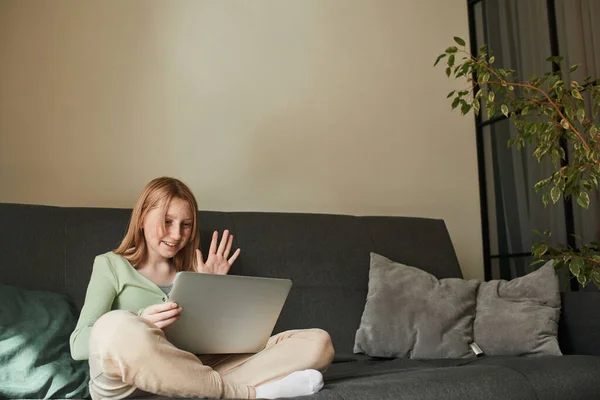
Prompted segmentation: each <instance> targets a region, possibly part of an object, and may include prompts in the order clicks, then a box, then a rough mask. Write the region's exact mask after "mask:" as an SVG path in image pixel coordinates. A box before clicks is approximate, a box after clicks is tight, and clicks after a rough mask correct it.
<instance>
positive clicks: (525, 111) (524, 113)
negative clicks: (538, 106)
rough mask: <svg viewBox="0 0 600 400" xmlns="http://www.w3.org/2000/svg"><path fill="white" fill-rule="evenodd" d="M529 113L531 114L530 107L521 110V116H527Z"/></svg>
mask: <svg viewBox="0 0 600 400" xmlns="http://www.w3.org/2000/svg"><path fill="white" fill-rule="evenodd" d="M528 112H529V106H525V108H523V109H522V110H521V115H527V113H528Z"/></svg>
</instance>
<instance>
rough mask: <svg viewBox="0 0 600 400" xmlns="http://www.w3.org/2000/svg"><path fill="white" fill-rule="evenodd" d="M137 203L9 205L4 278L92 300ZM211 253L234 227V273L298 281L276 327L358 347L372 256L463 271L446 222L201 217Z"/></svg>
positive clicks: (2, 220)
mask: <svg viewBox="0 0 600 400" xmlns="http://www.w3.org/2000/svg"><path fill="white" fill-rule="evenodd" d="M130 213H131V210H129V209H111V208H76V207H73V208H68V207H49V206H38V205H22V204H0V226H2V228H3V229H2V240H0V252H1V254H3V259H2V262H1V263H0V277H1V278H0V282H1V283H4V284H8V285H14V286H20V287H23V288H28V289H38V290H51V291H56V292H65V293H67V294H69V295H70V296H71V297H72V298H73V300H74V301H75V303H76V304H77V306H78V307H81V305H82V304H83V300H84V297H85V292H86V289H87V284H88V281H89V277H90V274H91V269H92V264H93V260H94V257H95V256H96V255H98V254H102V253H105V252H107V251H110V250H112V249H114V248H116V247H117V246H118V245H119V243H120V241H121V239H122V238H123V236H124V233H125V231H126V229H127V225H128V222H129V218H130ZM198 220H199V226H200V237H201V248H202V251H203V253H206V251H207V250H208V246H209V244H210V236H211V234H212V232H213V231H214V230H217V231H219V232H222V231H223V230H224V229H229V230H231V231H232V233H233V234H234V248H237V247H240V248H241V249H242V252H241V255H240V258H239V259H238V260H237V261H236V263H235V264H234V266H233V268H232V271H231V273H232V274H237V275H249V276H266V277H277V278H289V279H291V280H292V281H293V287H292V290H291V292H290V295H289V298H288V300H287V302H286V304H285V306H284V309H283V311H282V314H281V316H280V318H279V320H278V322H277V325H276V327H275V332H279V331H282V330H287V329H298V328H311V327H318V328H323V329H325V330H327V331H328V332H329V333H330V334H331V336H332V339H333V342H334V345H335V347H336V350H337V351H338V352H351V351H352V347H353V344H354V334H355V333H356V329H357V328H358V326H359V324H360V318H361V315H362V312H363V309H364V305H365V301H366V295H367V284H368V274H369V253H370V252H375V253H378V254H381V255H383V256H385V257H388V258H390V259H392V260H394V261H398V262H402V263H404V264H407V265H412V266H415V267H418V268H421V269H423V270H426V271H428V272H430V273H432V274H433V275H435V276H436V277H438V278H447V277H462V274H461V271H460V267H459V264H458V260H457V257H456V254H455V251H454V248H453V246H452V243H451V240H450V237H449V234H448V231H447V229H446V226H445V224H444V222H443V221H442V220H435V219H427V218H409V217H385V216H361V217H357V216H348V215H331V214H300V213H271V212H213V211H200V212H199V214H198Z"/></svg>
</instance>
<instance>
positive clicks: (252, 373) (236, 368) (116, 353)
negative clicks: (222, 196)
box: [70, 177, 334, 399]
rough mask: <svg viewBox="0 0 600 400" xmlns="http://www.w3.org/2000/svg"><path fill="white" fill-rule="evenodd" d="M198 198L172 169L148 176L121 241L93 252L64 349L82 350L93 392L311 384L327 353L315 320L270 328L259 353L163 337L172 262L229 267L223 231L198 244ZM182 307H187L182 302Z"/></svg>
mask: <svg viewBox="0 0 600 400" xmlns="http://www.w3.org/2000/svg"><path fill="white" fill-rule="evenodd" d="M197 209H198V206H197V203H196V199H195V198H194V195H193V194H192V192H191V191H190V190H189V188H188V187H187V186H186V185H185V184H184V183H182V182H181V181H179V180H177V179H173V178H166V177H163V178H157V179H154V180H152V181H151V182H150V183H148V185H146V187H145V188H144V190H143V191H142V194H141V195H140V197H139V199H138V201H137V202H136V204H135V207H134V208H133V213H132V216H131V221H130V223H129V228H128V230H127V234H126V235H125V238H124V239H123V241H122V243H121V245H120V246H119V248H117V249H116V250H114V251H111V252H108V253H105V254H102V255H99V256H97V257H96V259H95V260H94V266H93V269H92V276H91V279H90V282H89V285H88V288H87V293H86V298H85V303H84V305H83V308H82V310H81V315H80V316H79V321H78V322H77V327H76V328H75V331H73V333H72V334H71V339H70V345H71V354H72V356H73V358H74V359H76V360H84V359H89V364H90V384H89V388H90V394H91V396H92V399H100V398H102V399H121V398H125V397H134V396H140V395H144V394H147V393H155V394H159V395H164V396H173V397H217V398H250V399H251V398H276V397H293V396H302V395H308V394H312V393H316V392H317V391H319V390H320V389H321V388H322V386H323V376H322V374H321V372H320V371H324V370H325V369H326V368H327V367H328V366H329V365H330V364H331V361H332V359H333V353H334V351H333V346H332V344H331V338H330V337H329V334H328V333H327V332H325V331H323V330H320V329H309V330H295V331H287V332H282V333H279V334H277V335H275V336H272V337H271V338H270V339H269V341H268V343H267V345H266V347H265V349H264V350H262V351H261V352H259V353H257V354H235V355H199V356H196V355H194V354H191V353H188V352H185V351H183V350H180V349H178V348H176V347H175V346H173V345H172V344H171V343H169V342H168V341H167V340H166V339H165V335H164V333H163V331H162V328H164V327H166V326H168V325H170V324H172V323H173V322H175V321H177V319H178V318H179V315H180V314H181V312H182V308H181V307H179V306H178V305H177V304H174V303H172V302H168V299H167V295H168V292H169V290H170V288H171V286H172V283H173V280H174V279H175V274H176V273H177V272H178V271H196V272H198V273H209V274H227V273H228V272H229V269H230V268H231V265H232V264H233V262H234V261H235V260H236V259H237V258H238V256H239V254H240V249H237V250H235V251H234V252H233V254H231V255H230V253H231V250H232V249H231V247H232V243H233V236H232V235H230V234H229V232H228V231H227V230H226V231H224V232H223V236H222V238H221V241H220V243H218V246H217V242H218V236H219V235H218V232H214V233H213V237H212V241H211V244H210V249H209V251H208V254H207V257H206V260H204V257H203V256H202V254H201V252H200V250H198V246H199V236H198V233H197V225H196V211H197ZM183 312H185V311H183Z"/></svg>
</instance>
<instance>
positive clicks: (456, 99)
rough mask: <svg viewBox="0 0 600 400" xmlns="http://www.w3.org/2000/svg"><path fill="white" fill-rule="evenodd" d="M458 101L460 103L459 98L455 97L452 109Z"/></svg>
mask: <svg viewBox="0 0 600 400" xmlns="http://www.w3.org/2000/svg"><path fill="white" fill-rule="evenodd" d="M458 103H460V98H458V97H457V98H455V99H454V101H453V102H452V109H453V110H454V109H455V108H456V107H457V106H458Z"/></svg>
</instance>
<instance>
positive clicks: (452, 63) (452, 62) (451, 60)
mask: <svg viewBox="0 0 600 400" xmlns="http://www.w3.org/2000/svg"><path fill="white" fill-rule="evenodd" d="M454 57H455V56H454V54H450V57H448V66H449V67H453V66H454Z"/></svg>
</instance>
